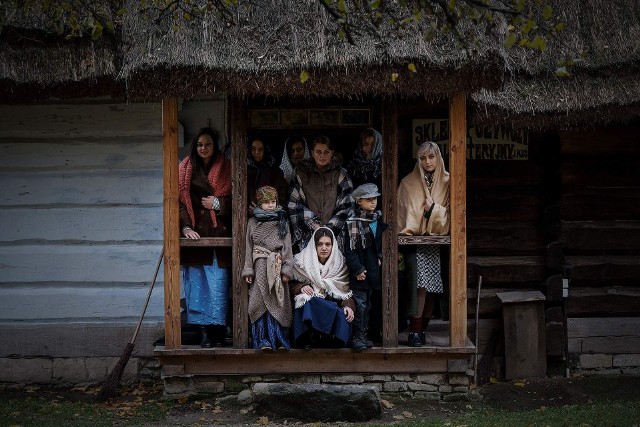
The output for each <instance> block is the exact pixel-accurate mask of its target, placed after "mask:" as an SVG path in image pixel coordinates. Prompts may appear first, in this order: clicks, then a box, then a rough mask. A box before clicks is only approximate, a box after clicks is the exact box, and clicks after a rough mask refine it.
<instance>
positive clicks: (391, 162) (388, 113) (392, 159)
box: [381, 100, 398, 347]
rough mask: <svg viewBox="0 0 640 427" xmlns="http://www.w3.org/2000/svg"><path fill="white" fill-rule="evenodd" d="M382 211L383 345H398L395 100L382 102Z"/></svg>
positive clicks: (396, 137) (396, 139) (396, 111)
mask: <svg viewBox="0 0 640 427" xmlns="http://www.w3.org/2000/svg"><path fill="white" fill-rule="evenodd" d="M381 114H382V135H383V138H384V143H383V144H382V150H383V151H382V212H384V214H385V220H386V222H388V223H389V228H388V229H387V231H386V233H383V234H382V252H383V254H384V258H383V260H382V345H383V346H384V347H397V346H398V237H397V236H398V224H397V222H396V221H395V213H396V211H397V208H396V198H397V192H398V110H397V105H396V101H395V100H387V101H384V102H383V105H382V112H381Z"/></svg>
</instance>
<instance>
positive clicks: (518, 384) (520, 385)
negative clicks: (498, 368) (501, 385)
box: [513, 381, 526, 387]
mask: <svg viewBox="0 0 640 427" xmlns="http://www.w3.org/2000/svg"><path fill="white" fill-rule="evenodd" d="M513 385H514V386H516V387H524V386H525V385H526V384H525V383H523V382H521V381H518V382H515V383H513Z"/></svg>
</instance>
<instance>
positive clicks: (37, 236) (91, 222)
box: [0, 205, 163, 242]
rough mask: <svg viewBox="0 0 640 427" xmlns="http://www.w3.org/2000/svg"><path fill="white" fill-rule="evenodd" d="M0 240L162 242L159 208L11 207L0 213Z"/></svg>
mask: <svg viewBox="0 0 640 427" xmlns="http://www.w3.org/2000/svg"><path fill="white" fill-rule="evenodd" d="M0 224H3V225H2V232H1V233H0V239H1V240H2V241H5V242H10V241H15V240H44V241H47V240H74V241H78V240H90V241H93V242H103V241H124V240H128V241H132V240H138V241H139V240H146V241H149V240H158V241H160V240H162V235H163V234H162V227H163V224H162V205H158V206H143V207H139V206H134V207H130V206H99V205H96V206H93V207H73V206H72V207H68V208H46V209H33V208H15V209H2V210H0Z"/></svg>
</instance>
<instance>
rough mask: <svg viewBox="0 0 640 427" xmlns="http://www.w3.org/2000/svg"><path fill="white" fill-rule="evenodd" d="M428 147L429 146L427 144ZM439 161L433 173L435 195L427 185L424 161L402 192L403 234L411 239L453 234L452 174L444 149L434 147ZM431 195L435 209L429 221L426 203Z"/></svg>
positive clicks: (400, 219) (400, 220)
mask: <svg viewBox="0 0 640 427" xmlns="http://www.w3.org/2000/svg"><path fill="white" fill-rule="evenodd" d="M425 144H427V143H425ZM432 146H433V148H432V150H433V152H434V153H435V154H436V156H437V158H438V161H437V164H436V169H435V170H434V171H433V185H432V186H431V191H429V188H428V187H427V183H426V182H425V178H424V175H425V173H426V172H425V171H424V169H422V167H421V166H420V157H419V156H418V161H417V162H416V166H415V167H414V168H413V172H411V173H410V174H409V175H407V176H405V177H404V178H403V179H402V182H400V187H399V188H398V216H397V218H398V229H399V230H400V231H399V234H401V235H409V236H424V235H432V234H435V235H447V234H449V173H448V172H447V171H445V170H444V160H442V155H441V154H440V149H438V146H437V145H435V144H432ZM428 194H431V198H432V199H433V201H434V203H435V205H434V206H433V211H432V212H431V216H430V217H429V220H427V219H425V217H424V202H425V200H426V198H427V195H428Z"/></svg>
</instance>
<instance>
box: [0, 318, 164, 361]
mask: <svg viewBox="0 0 640 427" xmlns="http://www.w3.org/2000/svg"><path fill="white" fill-rule="evenodd" d="M140 310H142V308H141V309H140ZM136 323H137V320H136V321H133V320H132V321H128V322H100V321H91V322H88V321H87V322H85V321H83V322H65V321H55V322H0V357H8V356H11V355H19V356H23V357H24V356H40V357H120V356H121V355H122V350H123V349H124V347H125V345H126V344H127V342H128V341H129V340H130V339H131V337H132V335H133V331H134V330H135V328H136ZM163 325H164V323H163V322H162V321H161V320H159V321H154V320H146V317H145V321H144V322H143V323H142V327H141V328H140V333H139V334H138V338H137V340H136V344H135V346H134V349H133V356H134V357H152V356H153V343H154V341H156V340H157V339H158V338H160V337H162V336H164V326H163Z"/></svg>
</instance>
